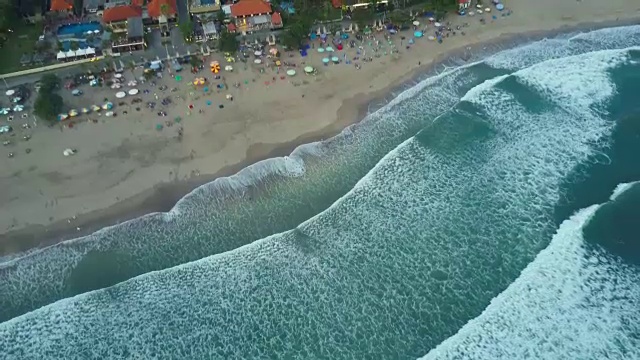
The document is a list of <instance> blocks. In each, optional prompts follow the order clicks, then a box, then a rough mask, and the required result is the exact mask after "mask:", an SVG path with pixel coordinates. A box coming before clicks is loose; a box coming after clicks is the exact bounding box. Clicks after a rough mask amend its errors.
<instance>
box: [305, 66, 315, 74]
mask: <svg viewBox="0 0 640 360" xmlns="http://www.w3.org/2000/svg"><path fill="white" fill-rule="evenodd" d="M304 72H305V73H307V74H311V73H312V72H313V66H305V67H304Z"/></svg>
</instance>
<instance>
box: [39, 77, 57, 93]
mask: <svg viewBox="0 0 640 360" xmlns="http://www.w3.org/2000/svg"><path fill="white" fill-rule="evenodd" d="M59 88H60V78H59V77H57V76H56V75H55V74H46V75H43V76H42V78H40V92H41V93H42V92H47V93H50V92H53V91H57V90H58V89H59Z"/></svg>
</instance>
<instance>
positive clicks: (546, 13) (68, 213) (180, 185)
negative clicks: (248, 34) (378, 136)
mask: <svg viewBox="0 0 640 360" xmlns="http://www.w3.org/2000/svg"><path fill="white" fill-rule="evenodd" d="M504 3H505V5H506V6H507V8H509V9H511V10H512V11H513V12H512V14H511V15H510V16H500V14H499V13H493V12H492V13H490V14H483V15H476V16H474V17H468V16H466V17H460V16H455V15H451V16H449V18H448V19H447V20H448V21H451V26H452V27H454V28H455V26H457V25H461V24H463V23H468V24H469V26H468V27H465V28H464V29H463V30H464V31H465V32H466V35H465V36H462V35H460V34H459V33H458V34H457V35H456V36H450V37H447V38H446V39H445V40H444V42H443V43H442V44H438V43H437V42H435V41H429V40H427V39H425V38H423V39H418V40H416V43H415V44H414V45H412V46H411V48H410V49H406V48H405V46H404V45H406V42H407V40H404V42H403V46H399V45H400V42H401V40H400V36H402V35H404V36H407V39H408V38H409V37H410V36H411V33H412V32H413V31H410V32H408V33H406V34H397V35H395V36H394V38H393V41H394V42H395V43H396V45H398V47H399V49H400V52H399V54H398V56H397V57H392V56H391V55H386V56H381V57H379V58H373V61H372V62H367V63H362V68H361V69H360V70H356V69H355V67H354V66H353V65H346V64H339V65H329V66H326V67H325V66H322V62H321V59H322V57H323V55H321V54H318V53H317V52H315V51H313V50H311V51H310V55H309V56H308V57H307V58H304V59H303V58H301V57H300V55H295V56H294V57H291V58H289V57H288V56H287V55H286V54H285V55H284V57H283V59H284V60H285V61H289V62H293V63H296V64H297V70H298V73H299V74H298V75H296V76H295V77H286V76H284V71H280V73H279V74H276V73H275V72H274V71H273V69H267V70H266V71H265V72H264V73H260V71H259V68H258V67H257V66H256V65H254V64H247V66H246V68H245V66H244V65H243V64H240V63H236V64H234V71H233V72H224V71H223V72H222V73H221V75H222V76H224V78H225V79H224V80H225V82H226V83H227V84H229V85H231V84H234V83H236V82H237V83H240V84H241V86H240V87H239V88H235V87H233V86H230V88H229V89H228V90H227V89H224V90H221V91H219V92H218V91H216V89H215V84H218V83H220V81H216V80H213V76H212V74H211V73H210V72H209V70H208V69H205V70H204V71H203V72H201V74H195V75H194V74H190V73H189V72H188V71H187V70H184V71H182V72H181V73H180V75H181V76H182V78H183V79H182V81H181V82H176V81H175V79H173V78H171V77H170V76H169V74H168V73H167V72H166V71H165V72H164V73H163V74H164V78H163V79H162V80H157V81H156V83H157V86H156V87H151V86H150V85H149V84H144V85H140V86H138V88H139V89H140V90H144V89H149V94H145V95H140V97H142V98H143V99H144V102H143V103H142V104H138V105H132V104H130V102H131V98H128V99H125V100H126V102H127V104H128V105H123V106H118V105H116V108H115V109H114V110H115V111H116V112H117V114H118V116H117V117H113V118H107V117H104V116H96V115H93V114H91V115H86V116H83V117H80V118H78V121H76V124H75V126H73V128H68V127H63V126H59V125H56V126H53V127H48V126H46V124H44V122H39V123H38V124H37V126H36V127H32V128H31V129H28V130H24V129H22V128H21V127H20V126H19V124H20V123H19V121H22V120H23V119H19V120H15V122H16V124H14V125H13V127H14V130H15V131H16V132H17V133H18V134H17V135H16V137H17V138H18V139H20V138H22V136H23V135H25V134H26V132H27V131H28V135H30V136H31V139H30V140H29V141H25V142H22V141H16V142H15V144H13V145H12V146H11V148H10V149H8V148H3V149H2V150H3V151H2V154H1V156H0V188H2V189H3V190H4V191H2V192H0V255H3V254H8V253H12V252H17V251H23V250H26V249H29V248H31V247H34V246H42V245H46V244H50V243H52V242H56V241H60V240H62V239H68V238H73V237H77V236H80V235H83V234H86V233H88V232H91V231H95V230H97V229H99V228H101V227H104V226H107V225H112V224H115V223H117V222H121V221H124V220H127V219H130V218H134V217H137V216H140V215H143V214H145V213H148V212H153V211H167V210H169V209H170V208H171V207H172V206H173V204H175V202H176V201H177V200H178V199H179V198H180V197H182V196H184V195H185V194H186V193H188V192H189V191H190V190H192V189H193V188H194V187H196V186H199V185H201V184H203V183H206V182H209V181H211V180H213V179H215V178H217V177H220V176H228V175H232V174H234V173H235V172H237V171H238V170H240V169H241V168H243V167H245V166H247V165H249V164H251V163H255V162H257V161H260V160H263V159H266V158H269V157H273V156H283V155H286V154H288V153H289V152H290V151H291V150H293V149H294V148H295V147H296V146H298V145H300V144H303V143H308V142H312V141H316V140H321V139H326V138H328V137H331V136H332V135H335V134H336V133H338V132H340V131H341V129H343V128H344V127H346V126H348V125H349V124H351V123H354V122H356V121H359V120H360V119H362V117H363V116H364V115H366V112H367V108H368V104H370V103H372V102H374V101H375V102H377V101H381V100H383V99H385V98H387V100H388V99H389V92H390V91H391V90H393V89H396V88H397V87H398V86H399V85H401V84H403V83H404V82H406V81H408V80H410V79H412V78H413V77H414V76H415V75H416V74H417V73H420V72H423V71H426V70H428V69H429V66H431V64H432V63H433V62H434V61H439V60H442V59H443V58H445V57H446V56H448V54H449V53H450V52H451V51H459V50H462V51H464V50H465V49H466V47H468V46H474V47H475V48H478V47H480V48H481V47H482V46H484V44H485V43H486V42H490V41H493V40H496V39H501V38H504V37H509V36H513V35H518V34H520V35H524V34H528V33H537V32H548V31H553V30H559V29H560V28H563V27H568V26H569V27H570V26H576V25H578V24H585V23H596V22H608V23H611V22H616V21H619V22H621V23H622V22H623V21H626V20H629V19H634V18H637V17H638V16H639V15H640V3H638V2H636V1H631V0H612V1H609V2H602V1H597V0H582V1H576V0H556V1H553V0H539V1H525V0H508V1H504ZM493 15H496V19H495V20H494V19H493V18H492V16H493ZM480 18H484V19H485V23H484V24H482V23H481V22H480V20H479V19H480ZM420 27H421V28H422V27H423V26H420ZM432 31H433V27H430V28H427V34H430V33H432ZM374 35H375V36H376V37H377V38H378V39H380V40H383V33H374ZM317 46H318V43H317V42H316V47H317ZM347 54H348V55H347V57H348V58H353V57H354V56H355V49H347ZM340 58H341V59H342V52H341V53H340ZM208 60H219V61H221V64H222V65H223V67H224V65H225V61H224V59H223V56H222V55H221V54H212V55H211V56H210V57H209V58H208ZM302 61H305V63H306V64H304V65H313V66H314V67H315V68H316V69H318V74H317V75H315V76H305V75H303V74H302V67H303V66H304V65H302ZM79 70H80V69H79ZM202 75H204V76H206V77H207V78H208V79H210V80H212V82H211V84H209V86H210V88H211V91H210V92H209V93H207V94H204V93H203V92H202V91H197V90H193V88H192V86H191V85H190V83H191V81H192V80H193V79H194V78H195V77H197V76H202ZM123 76H124V77H125V78H127V79H128V80H129V79H133V78H134V77H138V76H139V73H138V72H134V73H132V72H131V71H129V70H126V71H124V73H123ZM282 76H284V78H281V77H282ZM274 77H275V81H274ZM267 82H268V84H266V83H267ZM162 84H165V85H166V86H167V87H168V89H167V90H165V91H164V92H162V91H160V90H158V86H160V85H162ZM212 84H214V85H212ZM173 87H177V88H178V90H177V91H175V92H171V91H170V89H171V88H173ZM81 89H82V90H83V91H84V94H83V95H82V96H80V97H73V96H71V95H70V92H69V91H68V90H62V91H61V93H62V94H63V95H64V98H65V100H66V103H67V104H68V105H69V108H80V107H83V106H89V105H91V104H94V103H98V104H99V103H102V102H104V100H103V99H104V98H109V100H111V101H113V102H114V103H116V104H117V103H118V102H119V101H118V100H116V99H115V96H114V94H115V92H116V90H112V89H109V88H107V87H104V88H101V89H99V90H96V89H95V88H89V87H88V86H84V87H82V88H81ZM154 94H158V97H159V98H160V99H162V98H164V97H167V96H171V98H172V103H171V104H170V105H168V106H160V103H159V100H158V101H157V102H158V107H156V109H154V110H150V109H147V108H146V106H145V104H144V103H146V102H147V101H156V100H155V99H154ZM226 94H231V95H233V98H234V100H233V101H229V100H226V99H225V95H226ZM207 101H210V102H211V103H212V105H207V103H206V102H207ZM190 104H192V105H193V109H189V105H190ZM220 104H223V105H224V108H219V107H218V105H220ZM136 106H139V107H140V108H141V109H140V111H137V110H136V109H135V107H136ZM160 110H163V111H166V113H167V116H166V117H159V116H158V115H157V114H156V113H157V112H158V111H160ZM200 110H202V113H200V112H199V111H200ZM125 111H126V112H127V114H126V115H125V114H124V112H125ZM188 113H190V115H189V114H188ZM176 117H181V118H182V121H181V122H180V124H175V125H173V126H171V127H168V126H165V127H164V128H163V129H162V130H157V129H156V126H157V125H158V124H163V123H164V122H165V121H166V120H167V119H174V118H176ZM88 119H97V120H98V121H97V122H93V121H87V120H88ZM82 120H84V121H82ZM24 121H28V122H29V123H30V124H33V119H26V120H24ZM179 126H182V128H183V129H184V134H183V136H182V139H178V136H177V129H178V127H179ZM27 148H29V149H31V152H30V153H29V154H26V153H25V150H26V149H27ZM66 148H75V149H77V150H78V153H77V154H76V155H74V156H71V157H64V156H63V154H62V152H63V150H64V149H66ZM9 151H11V152H14V153H15V154H16V155H15V156H14V157H13V158H8V157H7V156H6V153H8V152H9Z"/></svg>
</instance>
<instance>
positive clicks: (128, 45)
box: [111, 16, 145, 53]
mask: <svg viewBox="0 0 640 360" xmlns="http://www.w3.org/2000/svg"><path fill="white" fill-rule="evenodd" d="M144 47H145V42H144V26H143V25H142V17H140V16H138V17H132V18H129V19H127V36H126V37H121V38H120V39H118V40H116V41H113V42H112V43H111V51H112V52H113V53H121V52H131V51H137V50H144Z"/></svg>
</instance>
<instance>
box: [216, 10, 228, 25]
mask: <svg viewBox="0 0 640 360" xmlns="http://www.w3.org/2000/svg"><path fill="white" fill-rule="evenodd" d="M226 18H227V15H226V14H225V13H224V11H222V10H220V11H218V12H217V13H216V19H217V20H218V21H219V22H223V21H224V20H225V19H226Z"/></svg>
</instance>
